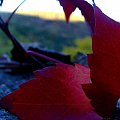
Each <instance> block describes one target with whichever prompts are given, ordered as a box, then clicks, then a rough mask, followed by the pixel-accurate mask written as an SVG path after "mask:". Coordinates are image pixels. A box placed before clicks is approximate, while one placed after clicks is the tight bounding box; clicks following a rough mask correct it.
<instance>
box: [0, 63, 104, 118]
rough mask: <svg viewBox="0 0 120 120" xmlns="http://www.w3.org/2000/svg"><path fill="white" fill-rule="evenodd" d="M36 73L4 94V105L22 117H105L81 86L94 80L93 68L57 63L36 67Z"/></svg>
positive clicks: (2, 102) (2, 101)
mask: <svg viewBox="0 0 120 120" xmlns="http://www.w3.org/2000/svg"><path fill="white" fill-rule="evenodd" d="M35 77H36V78H34V79H32V80H31V81H28V82H27V83H24V84H23V85H21V86H20V89H19V90H16V91H15V92H13V93H12V94H9V95H8V96H6V97H4V98H2V100H1V104H2V106H3V107H4V108H6V109H8V110H9V111H11V112H13V113H15V114H16V115H18V117H19V118H20V119H22V120H33V119H35V120H80V119H82V120H90V119H91V120H101V119H102V118H101V117H100V116H98V115H97V114H96V113H95V112H93V107H92V106H91V104H90V100H89V99H88V98H87V97H86V95H85V93H84V91H83V90H82V87H81V84H86V83H87V84H90V83H91V81H90V77H89V68H87V67H84V66H81V65H75V66H72V65H66V64H57V65H56V66H54V67H48V68H45V69H43V70H38V71H36V72H35ZM83 79H85V82H84V80H83Z"/></svg>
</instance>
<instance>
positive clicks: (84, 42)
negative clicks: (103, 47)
mask: <svg viewBox="0 0 120 120" xmlns="http://www.w3.org/2000/svg"><path fill="white" fill-rule="evenodd" d="M63 52H65V53H68V54H71V55H72V58H74V56H75V55H76V54H77V52H82V53H87V54H88V53H92V41H91V38H90V37H86V38H83V39H76V40H75V42H74V46H65V47H64V48H63Z"/></svg>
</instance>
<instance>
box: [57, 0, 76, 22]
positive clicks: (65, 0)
mask: <svg viewBox="0 0 120 120" xmlns="http://www.w3.org/2000/svg"><path fill="white" fill-rule="evenodd" d="M59 2H60V4H61V6H62V7H63V10H64V13H65V17H66V21H67V22H69V18H70V15H71V13H72V12H74V10H75V9H76V6H75V5H74V4H73V3H72V2H71V0H59Z"/></svg>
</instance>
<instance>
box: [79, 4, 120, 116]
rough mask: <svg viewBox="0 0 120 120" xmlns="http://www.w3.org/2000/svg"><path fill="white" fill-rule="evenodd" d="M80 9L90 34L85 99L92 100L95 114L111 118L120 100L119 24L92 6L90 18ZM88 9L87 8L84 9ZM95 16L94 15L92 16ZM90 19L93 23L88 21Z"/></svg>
mask: <svg viewBox="0 0 120 120" xmlns="http://www.w3.org/2000/svg"><path fill="white" fill-rule="evenodd" d="M80 4H81V2H79V3H78V7H79V9H81V10H82V13H84V16H85V18H88V19H87V22H88V23H89V25H90V27H91V29H93V32H92V48H93V54H91V55H89V56H88V57H89V66H90V68H91V79H92V82H93V85H92V86H91V87H90V89H89V90H88V87H87V88H86V89H85V90H86V92H87V94H88V96H89V97H90V98H91V99H92V103H93V106H94V107H95V109H96V111H97V112H98V113H99V114H100V115H102V116H105V117H109V116H111V115H112V113H113V111H114V108H115V105H116V101H117V99H118V98H119V97H120V88H119V86H120V81H119V80H120V75H119V71H120V67H119V65H120V57H119V55H118V54H119V51H120V47H119V46H120V23H118V22H116V21H114V20H112V19H110V18H109V17H108V16H106V15H105V14H104V13H102V11H101V10H100V9H99V8H98V7H97V6H95V7H94V8H93V9H94V12H92V11H91V12H90V15H92V16H90V15H88V14H87V13H86V11H85V10H84V6H85V5H83V6H82V7H81V6H80ZM87 8H88V10H89V8H90V7H87V6H86V9H87ZM93 13H94V14H93ZM90 17H91V20H92V19H93V18H94V19H93V23H92V24H90V23H91V20H90V19H89V18H90Z"/></svg>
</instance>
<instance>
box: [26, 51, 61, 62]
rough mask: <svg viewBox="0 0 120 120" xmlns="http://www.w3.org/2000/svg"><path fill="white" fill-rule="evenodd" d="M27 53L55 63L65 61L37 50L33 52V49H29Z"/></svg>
mask: <svg viewBox="0 0 120 120" xmlns="http://www.w3.org/2000/svg"><path fill="white" fill-rule="evenodd" d="M26 53H27V55H32V56H37V57H40V58H43V59H45V60H48V61H51V62H53V63H63V62H61V61H59V60H56V59H54V58H51V57H48V56H46V55H43V54H40V53H37V52H33V51H31V50H28V51H27V52H26Z"/></svg>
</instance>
